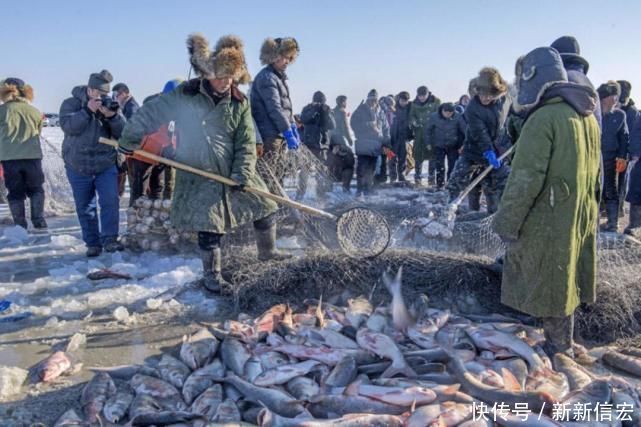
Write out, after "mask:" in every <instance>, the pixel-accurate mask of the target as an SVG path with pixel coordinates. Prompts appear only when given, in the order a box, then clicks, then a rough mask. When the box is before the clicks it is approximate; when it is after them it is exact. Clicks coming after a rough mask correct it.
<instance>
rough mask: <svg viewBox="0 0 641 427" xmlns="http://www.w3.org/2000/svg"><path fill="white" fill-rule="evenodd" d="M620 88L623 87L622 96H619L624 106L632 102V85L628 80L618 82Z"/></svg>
mask: <svg viewBox="0 0 641 427" xmlns="http://www.w3.org/2000/svg"><path fill="white" fill-rule="evenodd" d="M617 83H619V86H621V96H619V102H620V103H621V104H622V105H624V106H625V105H626V104H627V103H628V101H629V100H630V94H631V93H632V84H630V82H629V81H627V80H617Z"/></svg>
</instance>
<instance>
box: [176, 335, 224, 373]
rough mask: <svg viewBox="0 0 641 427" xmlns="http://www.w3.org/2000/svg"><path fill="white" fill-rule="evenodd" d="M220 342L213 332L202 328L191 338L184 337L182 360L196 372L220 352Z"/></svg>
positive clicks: (181, 352)
mask: <svg viewBox="0 0 641 427" xmlns="http://www.w3.org/2000/svg"><path fill="white" fill-rule="evenodd" d="M218 345H219V342H218V340H217V339H216V337H214V336H213V335H212V334H211V332H209V331H208V330H207V329H205V328H202V329H200V330H199V331H198V332H196V333H195V334H194V335H191V336H190V337H187V336H184V337H183V343H182V346H181V347H180V359H181V360H182V361H183V362H185V365H187V366H189V368H190V369H191V370H193V371H195V370H196V369H198V368H202V367H203V366H205V365H206V364H207V363H209V361H210V360H211V359H213V357H214V356H215V355H216V351H218Z"/></svg>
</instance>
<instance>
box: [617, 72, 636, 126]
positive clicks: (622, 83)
mask: <svg viewBox="0 0 641 427" xmlns="http://www.w3.org/2000/svg"><path fill="white" fill-rule="evenodd" d="M617 83H619V87H620V88H621V95H620V96H619V108H620V109H622V110H623V112H624V113H625V120H626V123H627V125H628V130H629V131H630V132H632V129H634V125H635V124H636V122H637V120H639V118H640V117H641V113H639V110H638V109H637V107H636V104H635V103H634V101H633V100H632V98H631V97H630V95H631V93H632V84H630V82H629V81H627V80H617Z"/></svg>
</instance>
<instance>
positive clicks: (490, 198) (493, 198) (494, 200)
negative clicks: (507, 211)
mask: <svg viewBox="0 0 641 427" xmlns="http://www.w3.org/2000/svg"><path fill="white" fill-rule="evenodd" d="M485 202H486V203H487V213H488V214H493V213H496V211H498V210H499V196H498V194H486V195H485Z"/></svg>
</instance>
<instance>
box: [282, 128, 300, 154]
mask: <svg viewBox="0 0 641 427" xmlns="http://www.w3.org/2000/svg"><path fill="white" fill-rule="evenodd" d="M283 136H284V137H285V141H287V148H288V149H290V150H296V149H298V147H299V146H300V142H299V140H298V138H296V135H294V131H293V130H291V128H290V129H287V130H286V131H285V132H283Z"/></svg>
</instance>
